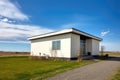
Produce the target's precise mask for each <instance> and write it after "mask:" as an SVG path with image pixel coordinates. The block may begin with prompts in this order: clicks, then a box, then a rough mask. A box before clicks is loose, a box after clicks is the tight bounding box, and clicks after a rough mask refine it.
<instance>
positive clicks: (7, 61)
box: [0, 57, 94, 80]
mask: <svg viewBox="0 0 120 80" xmlns="http://www.w3.org/2000/svg"><path fill="white" fill-rule="evenodd" d="M91 63H94V62H93V61H81V62H78V61H61V60H56V61H53V60H30V59H29V58H28V57H0V80H43V79H45V78H47V77H50V76H53V75H55V74H57V73H60V72H63V71H67V70H70V69H73V68H76V67H80V66H84V65H87V64H91Z"/></svg>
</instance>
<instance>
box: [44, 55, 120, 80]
mask: <svg viewBox="0 0 120 80" xmlns="http://www.w3.org/2000/svg"><path fill="white" fill-rule="evenodd" d="M118 67H120V57H117V58H112V59H110V60H107V61H101V62H98V63H94V64H90V65H87V66H83V67H80V68H77V69H74V70H70V71H67V72H64V73H60V74H57V75H55V76H53V77H50V78H48V79H46V80H106V79H108V78H110V77H111V76H112V75H113V74H114V71H115V70H117V68H118Z"/></svg>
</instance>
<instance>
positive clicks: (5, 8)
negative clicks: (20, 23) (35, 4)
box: [0, 0, 28, 20]
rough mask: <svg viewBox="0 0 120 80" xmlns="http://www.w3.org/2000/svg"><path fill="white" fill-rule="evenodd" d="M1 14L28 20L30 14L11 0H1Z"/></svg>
mask: <svg viewBox="0 0 120 80" xmlns="http://www.w3.org/2000/svg"><path fill="white" fill-rule="evenodd" d="M0 15H1V16H4V17H8V18H11V19H16V20H28V16H27V15H25V14H24V13H22V12H21V11H20V10H19V9H18V8H17V7H16V6H15V4H13V3H12V2H11V1H10V0H0Z"/></svg>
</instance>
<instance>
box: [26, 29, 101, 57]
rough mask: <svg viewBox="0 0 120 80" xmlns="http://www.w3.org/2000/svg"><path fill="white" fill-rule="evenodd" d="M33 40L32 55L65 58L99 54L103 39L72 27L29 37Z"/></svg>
mask: <svg viewBox="0 0 120 80" xmlns="http://www.w3.org/2000/svg"><path fill="white" fill-rule="evenodd" d="M28 39H29V40H31V56H45V55H48V56H50V57H58V58H65V59H74V58H77V55H78V54H81V55H82V56H87V55H98V54H99V42H100V41H101V40H102V39H101V38H98V37H96V36H93V35H90V34H88V33H86V32H83V31H80V30H77V29H74V28H70V29H65V30H61V31H56V32H51V33H47V34H42V35H38V36H33V37H29V38H28Z"/></svg>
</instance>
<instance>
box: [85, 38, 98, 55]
mask: <svg viewBox="0 0 120 80" xmlns="http://www.w3.org/2000/svg"><path fill="white" fill-rule="evenodd" d="M88 52H91V54H92V55H99V41H98V40H95V39H87V40H86V53H88Z"/></svg>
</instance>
